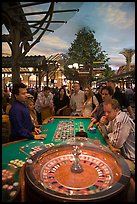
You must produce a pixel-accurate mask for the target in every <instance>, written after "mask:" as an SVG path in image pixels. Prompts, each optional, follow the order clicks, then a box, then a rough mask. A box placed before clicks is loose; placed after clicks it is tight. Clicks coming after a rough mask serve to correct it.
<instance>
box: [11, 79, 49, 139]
mask: <svg viewBox="0 0 137 204" xmlns="http://www.w3.org/2000/svg"><path fill="white" fill-rule="evenodd" d="M12 94H13V96H14V99H15V100H14V102H13V103H12V106H11V108H10V111H9V119H10V127H11V134H10V141H15V140H20V139H24V138H27V139H44V138H45V136H43V135H42V134H40V132H41V131H40V129H38V128H36V127H35V126H34V125H33V123H32V120H31V117H30V113H29V109H28V107H27V106H26V104H25V102H26V100H27V86H26V85H25V84H23V83H17V84H14V85H13V89H12Z"/></svg>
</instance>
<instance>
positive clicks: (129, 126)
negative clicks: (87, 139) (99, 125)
mask: <svg viewBox="0 0 137 204" xmlns="http://www.w3.org/2000/svg"><path fill="white" fill-rule="evenodd" d="M103 108H104V112H105V115H106V118H107V120H108V121H109V124H108V126H105V127H106V130H107V139H106V141H107V142H108V144H109V143H110V144H111V145H112V146H113V147H116V148H119V149H120V150H121V154H122V156H123V157H124V158H125V159H128V160H130V161H132V162H133V163H135V123H134V122H133V120H132V119H131V118H130V117H129V116H128V114H127V113H126V112H122V111H121V110H120V105H119V103H118V101H117V100H116V99H108V100H106V101H105V102H104V103H103Z"/></svg>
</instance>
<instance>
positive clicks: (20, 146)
mask: <svg viewBox="0 0 137 204" xmlns="http://www.w3.org/2000/svg"><path fill="white" fill-rule="evenodd" d="M52 119H53V120H51V118H48V119H46V120H45V124H43V125H42V127H41V131H42V134H46V138H45V139H44V140H29V139H24V140H20V141H14V142H11V143H6V144H4V145H3V146H2V163H7V166H8V163H10V162H11V160H16V159H19V160H22V161H24V162H26V165H27V163H28V158H30V157H31V155H30V153H31V152H32V153H33V151H32V149H33V148H34V147H36V146H37V147H38V146H39V147H40V148H41V149H44V150H43V151H42V152H45V148H46V147H47V146H48V145H53V146H54V147H53V148H54V149H55V148H56V147H57V148H58V147H59V146H56V145H58V144H64V143H67V142H68V141H69V142H70V141H71V140H70V139H72V141H73V142H74V141H75V138H76V136H75V135H76V132H86V133H87V138H88V139H87V138H85V137H84V138H83V140H86V142H88V143H89V145H90V144H91V142H93V143H95V141H96V143H95V144H97V143H98V144H99V145H100V144H101V147H102V145H103V147H105V146H106V147H108V145H107V143H106V141H105V140H104V137H103V136H102V133H101V132H100V130H99V129H98V128H99V127H98V126H96V125H94V127H95V128H96V130H95V132H92V131H89V130H88V126H89V124H90V122H91V119H90V118H84V117H75V116H63V117H59V116H56V117H54V118H52ZM60 125H61V126H60ZM72 129H73V131H72ZM57 132H58V133H59V137H56V138H57V140H55V136H57V135H58V134H57ZM70 132H71V134H70ZM72 132H73V133H72ZM62 136H63V137H62ZM79 139H80V140H82V137H79ZM106 147H105V149H108V148H106ZM52 150H53V149H49V150H48V151H52ZM88 151H90V150H88ZM39 154H41V152H39V153H37V154H36V153H35V155H34V157H33V159H34V158H35V157H37V156H38V155H39ZM107 155H108V158H109V156H110V155H109V154H108V153H106V157H107ZM112 158H113V156H112ZM29 160H31V159H29ZM112 160H114V162H110V166H111V167H110V169H111V168H112V169H113V171H112V172H114V171H116V172H117V169H119V171H120V172H121V173H120V174H121V178H122V179H120V180H119V182H116V185H115V182H114V188H110V190H109V191H110V192H109V193H110V195H112V194H113V193H114V194H115V192H119V189H120V191H121V188H122V189H123V190H125V188H126V186H127V185H128V182H129V177H130V172H129V169H128V168H127V165H125V162H124V160H123V159H122V158H121V157H119V162H118V163H119V165H118V166H117V168H115V167H113V165H114V163H117V162H116V161H115V157H114V158H113V159H112ZM105 161H107V160H105ZM108 162H109V159H108ZM26 165H25V166H26ZM25 166H23V168H21V170H20V171H19V182H20V188H21V191H20V192H21V194H20V198H19V199H20V201H21V202H25V201H26V199H27V200H28V201H29V199H30V200H34V201H35V199H36V198H37V199H38V200H39V193H38V192H37V193H36V192H35V188H31V189H29V185H27V184H28V180H27V179H26V177H25V175H26V174H25V173H24V172H26V171H27V168H26V170H25V171H24V168H25ZM29 167H30V168H31V165H29ZM93 171H94V169H93ZM28 172H32V171H31V170H29V171H28ZM28 172H27V173H28ZM85 173H86V171H85ZM114 175H115V173H114ZM30 176H31V174H30ZM91 180H92V179H91ZM123 181H124V183H123ZM24 183H25V186H24ZM123 184H124V185H123ZM115 188H116V189H115ZM31 190H32V192H31V193H30V191H31ZM123 190H122V193H123ZM33 191H34V192H33ZM35 193H36V195H35ZM56 193H57V192H56ZM87 193H88V192H87ZM101 193H102V194H101V195H102V198H103V197H104V192H101ZM105 193H106V195H108V191H106V192H105ZM30 195H32V197H31V198H30ZM34 195H35V196H34ZM33 196H34V197H33ZM80 196H81V195H80ZM87 196H88V195H87ZM90 196H91V198H92V195H89V199H90ZM95 197H96V194H95ZM106 197H107V196H106ZM110 197H111V196H110ZM65 198H66V197H65ZM41 199H44V200H45V193H44V194H43V196H42V198H41ZM46 199H47V198H46ZM66 199H67V198H66ZM97 199H98V198H97ZM122 199H123V196H122Z"/></svg>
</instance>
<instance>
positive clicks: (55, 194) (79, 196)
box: [24, 138, 130, 202]
mask: <svg viewBox="0 0 137 204" xmlns="http://www.w3.org/2000/svg"><path fill="white" fill-rule="evenodd" d="M88 142H89V140H88V139H85V141H84V142H83V141H81V140H78V138H77V141H68V142H65V143H61V144H59V145H56V146H54V147H50V148H48V149H44V150H41V151H40V152H39V153H37V154H36V155H34V156H32V157H30V160H31V161H32V163H27V162H26V164H25V168H24V171H25V181H26V184H27V185H28V187H29V188H30V189H33V191H34V192H35V193H36V194H37V195H40V196H41V197H43V199H45V198H49V199H51V200H57V201H60V200H64V201H68V202H69V201H76V202H77V201H102V200H107V199H110V198H113V197H114V196H116V195H118V194H119V193H120V192H122V191H123V190H124V189H125V188H126V186H127V185H128V182H129V178H130V171H129V168H128V166H127V164H126V163H125V161H124V159H123V157H122V156H120V155H114V154H113V153H112V152H111V151H110V150H109V149H108V148H107V147H105V146H104V145H99V146H98V145H96V144H93V143H92V144H91V141H90V143H88ZM81 144H82V146H81ZM76 145H77V146H78V147H80V148H81V147H82V148H85V149H86V151H89V148H91V147H92V150H93V151H95V150H96V151H97V153H98V152H99V153H100V154H102V152H104V151H105V154H106V153H107V154H110V155H111V156H112V157H114V159H115V160H116V163H117V162H118V165H120V167H121V169H120V171H121V176H120V178H119V180H118V181H116V182H114V183H112V184H111V182H110V186H109V187H108V188H106V189H104V190H100V191H94V192H93V193H91V192H92V190H91V191H88V190H89V189H88V187H83V186H81V189H82V190H81V189H80V188H77V187H75V186H73V187H72V186H71V185H70V186H69V185H68V186H65V185H64V180H63V181H62V179H61V176H54V178H53V179H54V180H53V182H54V183H56V184H55V185H57V186H59V185H58V183H57V182H56V181H55V180H59V183H62V182H63V185H60V186H59V188H62V189H64V190H60V189H59V188H58V187H57V188H56V187H55V188H54V184H52V180H51V179H49V180H48V186H47V184H46V185H45V183H44V182H43V183H44V184H43V183H42V182H41V181H40V180H41V179H39V180H37V179H36V178H37V177H35V176H36V175H35V173H34V172H35V171H36V170H35V169H36V166H38V165H37V164H36V163H39V160H41V161H43V160H44V159H43V158H45V157H46V156H47V155H50V154H52V153H53V154H54V152H58V151H59V152H61V151H62V150H64V148H65V150H66V151H67V149H69V148H71V149H72V146H76ZM98 147H99V148H100V149H98V150H97V148H98ZM83 151H84V150H83ZM51 152H52V153H51ZM43 155H44V157H43ZM80 156H81V155H80ZM69 157H70V155H69V154H66V155H65V156H64V155H61V156H60V157H55V158H54V157H53V158H52V159H51V160H49V162H46V164H42V163H41V166H42V167H41V168H40V171H41V174H40V175H44V173H45V172H44V170H43V169H44V168H45V169H46V168H47V167H48V166H51V167H50V168H52V169H53V168H54V167H53V166H54V163H56V162H57V161H58V160H59V161H60V163H62V162H61V160H62V159H64V158H66V163H69V162H68V161H69ZM81 157H82V156H81ZM81 157H80V158H81ZM86 158H87V159H88V158H89V160H92V157H91V156H89V155H87V156H86ZM98 160H99V159H98V158H97V159H96V162H98ZM80 161H81V162H83V163H82V165H83V166H84V163H85V161H84V159H83V161H82V159H80ZM99 161H100V160H99ZM52 163H53V165H52ZM33 164H34V165H33ZM101 164H102V165H103V161H102V162H101ZM32 166H33V167H32ZM106 166H107V165H106ZM62 167H63V165H62ZM108 168H109V167H108ZM57 169H61V165H60V167H59V168H57ZM57 169H55V170H54V173H55V175H57V173H56V172H58V171H59V170H57ZM48 171H49V170H47V172H48ZM32 172H33V173H32ZM112 174H113V172H112ZM34 175H35V176H34ZM47 175H48V177H50V176H49V174H48V173H47ZM71 175H72V174H71ZM79 175H82V173H80V174H79ZM79 175H78V176H77V177H79ZM40 177H41V176H40ZM52 177H53V174H52ZM58 178H59V179H58ZM112 180H113V179H112ZM77 181H79V180H77ZM87 183H88V181H87ZM75 188H76V190H75ZM85 189H88V190H85ZM97 190H98V189H97ZM79 192H80V193H79ZM88 192H90V193H88Z"/></svg>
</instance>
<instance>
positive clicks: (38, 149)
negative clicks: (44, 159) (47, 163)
mask: <svg viewBox="0 0 137 204" xmlns="http://www.w3.org/2000/svg"><path fill="white" fill-rule="evenodd" d="M40 150H42V148H41V147H40V146H39V145H38V146H34V147H32V148H31V151H30V153H29V154H30V156H33V155H35V154H36V153H37V152H39V151H40Z"/></svg>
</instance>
